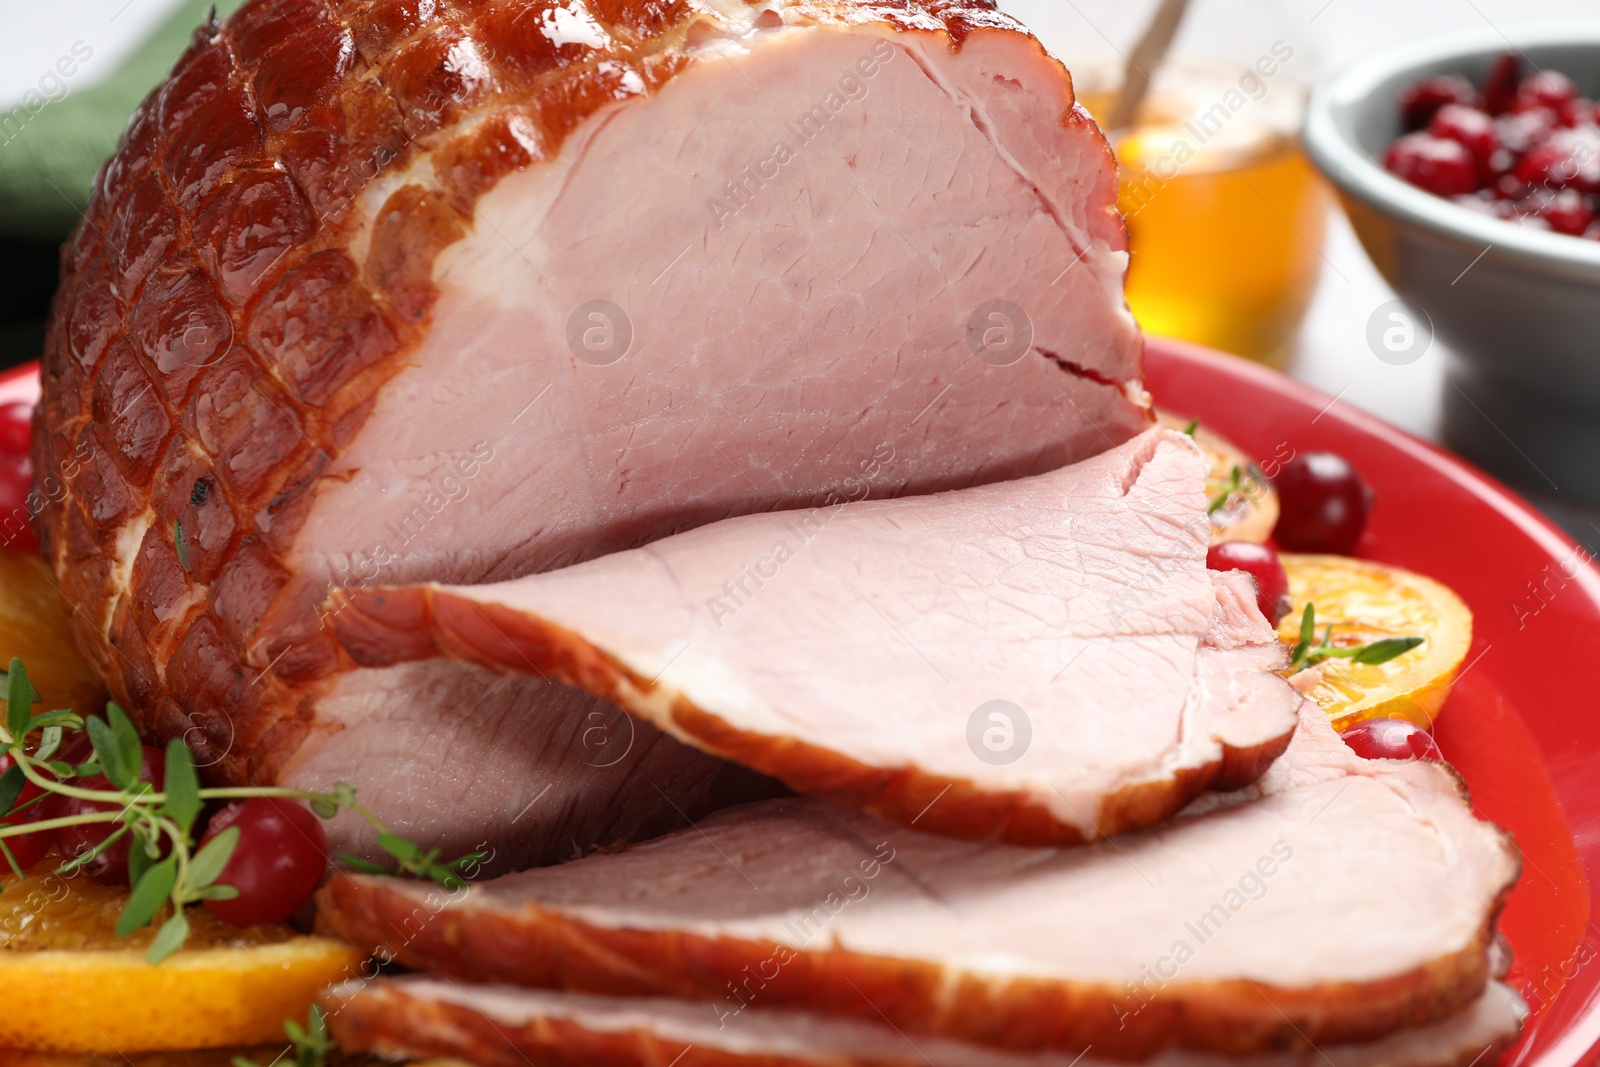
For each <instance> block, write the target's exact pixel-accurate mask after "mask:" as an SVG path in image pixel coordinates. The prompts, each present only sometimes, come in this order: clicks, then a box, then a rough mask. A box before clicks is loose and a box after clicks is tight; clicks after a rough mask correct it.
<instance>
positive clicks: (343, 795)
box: [333, 782, 356, 808]
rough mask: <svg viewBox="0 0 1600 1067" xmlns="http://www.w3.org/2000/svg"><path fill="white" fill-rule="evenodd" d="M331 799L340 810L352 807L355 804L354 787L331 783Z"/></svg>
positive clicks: (346, 783) (344, 783)
mask: <svg viewBox="0 0 1600 1067" xmlns="http://www.w3.org/2000/svg"><path fill="white" fill-rule="evenodd" d="M333 799H334V801H335V803H337V804H338V805H339V806H340V807H341V808H349V807H354V806H355V802H356V787H355V786H353V785H351V784H350V783H349V782H335V783H333Z"/></svg>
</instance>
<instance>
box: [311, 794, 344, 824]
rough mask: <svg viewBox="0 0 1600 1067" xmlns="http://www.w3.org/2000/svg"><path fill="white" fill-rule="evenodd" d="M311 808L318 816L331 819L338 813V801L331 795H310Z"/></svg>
mask: <svg viewBox="0 0 1600 1067" xmlns="http://www.w3.org/2000/svg"><path fill="white" fill-rule="evenodd" d="M311 810H312V811H313V812H314V813H315V814H316V815H317V817H318V818H322V819H331V818H333V817H334V816H335V815H337V814H339V802H338V801H336V800H334V799H333V798H332V797H312V798H311Z"/></svg>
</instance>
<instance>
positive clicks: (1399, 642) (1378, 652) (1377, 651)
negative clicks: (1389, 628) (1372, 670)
mask: <svg viewBox="0 0 1600 1067" xmlns="http://www.w3.org/2000/svg"><path fill="white" fill-rule="evenodd" d="M1420 644H1422V638H1420V637H1386V638H1384V639H1383V640H1381V641H1374V642H1372V644H1370V645H1362V646H1361V647H1360V648H1358V649H1355V650H1354V651H1355V655H1353V656H1351V657H1349V658H1350V659H1352V660H1355V661H1356V662H1357V663H1368V664H1378V663H1388V662H1389V661H1390V660H1392V659H1394V658H1395V657H1397V656H1403V655H1405V654H1406V653H1407V652H1410V651H1411V650H1412V649H1413V648H1416V647H1417V646H1418V645H1420Z"/></svg>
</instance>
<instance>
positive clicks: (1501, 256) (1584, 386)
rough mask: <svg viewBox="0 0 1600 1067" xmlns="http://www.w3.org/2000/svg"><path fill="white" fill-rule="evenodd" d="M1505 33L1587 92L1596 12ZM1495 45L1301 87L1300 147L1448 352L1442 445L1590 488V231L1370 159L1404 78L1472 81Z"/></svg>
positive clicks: (1460, 40) (1595, 324)
mask: <svg viewBox="0 0 1600 1067" xmlns="http://www.w3.org/2000/svg"><path fill="white" fill-rule="evenodd" d="M1508 34H1509V37H1510V41H1511V45H1514V46H1515V47H1516V48H1518V49H1520V50H1521V51H1522V53H1523V54H1524V55H1525V56H1526V57H1527V60H1528V61H1530V62H1531V63H1533V64H1535V65H1537V66H1538V67H1539V68H1541V69H1545V70H1559V71H1561V72H1563V73H1565V74H1567V75H1568V76H1569V77H1571V78H1572V79H1573V80H1574V81H1575V82H1577V84H1578V87H1579V89H1580V90H1582V91H1583V92H1584V93H1585V95H1588V96H1591V97H1595V96H1600V20H1597V21H1592V22H1581V23H1564V24H1559V25H1556V24H1549V25H1540V26H1530V27H1525V28H1520V29H1515V28H1514V29H1510V30H1508ZM1507 47H1508V44H1507V37H1506V36H1504V35H1502V34H1501V33H1500V31H1499V30H1497V29H1491V28H1489V27H1485V28H1484V29H1483V30H1482V31H1474V32H1471V33H1467V34H1461V35H1456V36H1450V37H1440V38H1435V39H1429V40H1426V41H1419V42H1417V43H1414V44H1409V45H1405V46H1403V47H1399V48H1394V49H1390V50H1388V51H1385V52H1382V53H1381V54H1374V55H1373V56H1372V57H1370V58H1368V59H1365V60H1363V61H1361V62H1359V63H1357V64H1355V65H1354V66H1351V67H1349V68H1347V69H1345V70H1344V71H1341V72H1340V73H1338V74H1337V75H1335V76H1333V77H1331V78H1328V79H1327V80H1325V81H1324V82H1323V83H1322V84H1321V85H1320V86H1319V87H1318V89H1317V91H1316V92H1315V93H1314V94H1313V95H1312V100H1311V105H1310V111H1309V114H1308V116H1307V119H1306V132H1305V142H1306V149H1307V151H1308V153H1309V154H1310V156H1311V158H1312V160H1313V161H1314V162H1315V163H1316V164H1317V166H1318V167H1319V168H1320V169H1321V170H1322V172H1323V173H1324V174H1325V175H1326V176H1327V177H1328V178H1329V180H1331V181H1332V182H1333V184H1334V186H1335V187H1336V188H1337V189H1338V191H1339V195H1340V198H1341V199H1342V200H1343V201H1344V206H1345V209H1346V211H1348V212H1349V215H1350V221H1351V223H1352V224H1353V225H1354V226H1355V230H1356V233H1357V235H1359V236H1360V238H1361V243H1362V244H1363V245H1365V246H1366V250H1367V254H1368V255H1370V256H1371V257H1372V260H1373V262H1374V263H1375V264H1377V267H1378V269H1379V271H1381V272H1382V273H1383V276H1384V278H1386V279H1387V280H1388V282H1389V284H1390V285H1392V286H1393V287H1394V288H1395V290H1396V291H1397V292H1398V293H1399V294H1400V295H1401V296H1402V297H1404V298H1405V299H1406V300H1408V301H1410V302H1412V303H1413V304H1414V305H1416V306H1418V307H1420V308H1421V309H1422V310H1423V311H1424V312H1425V313H1426V314H1427V316H1428V318H1429V319H1431V321H1432V325H1433V329H1434V331H1435V335H1436V336H1437V337H1438V338H1439V339H1440V340H1442V341H1443V342H1445V344H1446V345H1448V346H1449V348H1450V349H1451V350H1452V351H1453V353H1454V358H1453V359H1452V360H1451V362H1450V364H1449V367H1448V369H1447V372H1446V373H1447V376H1448V380H1447V382H1446V384H1445V397H1444V418H1445V427H1444V429H1445V437H1446V439H1447V441H1448V442H1449V444H1450V445H1451V447H1453V448H1455V449H1456V450H1458V451H1460V452H1461V453H1463V454H1464V455H1466V456H1468V457H1469V458H1471V459H1472V460H1474V461H1475V462H1477V463H1478V464H1479V465H1481V466H1484V467H1486V468H1488V469H1489V470H1491V471H1494V472H1495V473H1496V474H1498V475H1500V476H1501V477H1502V478H1504V479H1506V480H1507V481H1511V482H1515V483H1518V484H1521V485H1525V486H1528V487H1530V488H1536V489H1540V490H1543V491H1545V492H1551V491H1552V490H1555V491H1559V492H1560V493H1561V494H1563V495H1569V496H1573V497H1576V498H1579V499H1582V500H1586V501H1589V502H1593V503H1600V241H1589V240H1584V239H1581V238H1576V237H1566V236H1563V235H1560V234H1553V233H1549V232H1542V231H1538V230H1531V229H1520V228H1518V227H1517V226H1516V225H1514V224H1513V223H1509V222H1504V221H1501V220H1499V219H1494V218H1490V217H1488V216H1485V215H1480V214H1477V213H1475V212H1473V211H1471V210H1469V209H1467V208H1463V207H1460V206H1458V205H1456V204H1453V203H1451V202H1450V201H1448V200H1444V199H1442V198H1440V197H1436V196H1433V195H1431V194H1429V193H1425V192H1423V191H1422V190H1421V189H1418V188H1415V187H1414V186H1412V185H1409V184H1407V183H1406V182H1404V181H1401V180H1400V179H1399V178H1396V177H1395V176H1394V175H1392V174H1390V173H1389V172H1388V171H1386V170H1384V169H1383V166H1382V158H1383V153H1384V151H1385V149H1386V148H1387V147H1388V146H1389V144H1390V142H1392V141H1393V140H1394V139H1395V138H1396V137H1397V136H1399V135H1400V133H1401V129H1400V119H1399V115H1398V112H1397V109H1396V99H1397V97H1398V95H1399V93H1400V90H1401V89H1402V88H1403V87H1404V86H1405V85H1406V84H1408V83H1409V82H1412V81H1415V80H1417V79H1418V78H1422V77H1426V76H1428V75H1431V74H1444V73H1450V72H1456V73H1460V74H1465V75H1466V76H1467V77H1468V78H1470V79H1472V81H1473V82H1474V83H1475V84H1478V85H1482V82H1483V76H1484V74H1485V73H1486V72H1487V71H1488V68H1489V65H1490V64H1491V63H1492V62H1493V61H1494V59H1495V57H1496V56H1498V55H1499V54H1500V53H1501V52H1503V51H1505V50H1506V48H1507ZM1524 67H1525V68H1526V67H1527V63H1525V64H1524ZM1375 351H1376V350H1375ZM1401 361H1403V357H1401V358H1397V359H1396V360H1395V362H1401Z"/></svg>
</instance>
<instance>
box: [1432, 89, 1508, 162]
mask: <svg viewBox="0 0 1600 1067" xmlns="http://www.w3.org/2000/svg"><path fill="white" fill-rule="evenodd" d="M1428 132H1429V133H1431V134H1433V136H1435V137H1442V138H1444V139H1445V140H1447V141H1455V142H1457V143H1458V144H1463V145H1465V146H1466V147H1467V149H1468V150H1469V151H1470V152H1471V153H1472V154H1473V156H1475V157H1476V158H1477V160H1478V162H1479V163H1480V164H1481V165H1482V166H1483V168H1484V169H1485V170H1486V171H1491V170H1493V166H1492V164H1493V162H1494V159H1495V153H1496V151H1497V150H1498V149H1499V148H1500V135H1499V133H1498V132H1497V130H1496V128H1495V123H1494V119H1492V118H1490V117H1489V113H1488V112H1487V111H1479V110H1478V109H1477V108H1472V107H1465V106H1463V105H1461V104H1446V105H1445V106H1444V107H1442V108H1440V109H1439V111H1438V114H1436V115H1434V116H1433V121H1432V122H1430V123H1428Z"/></svg>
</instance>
